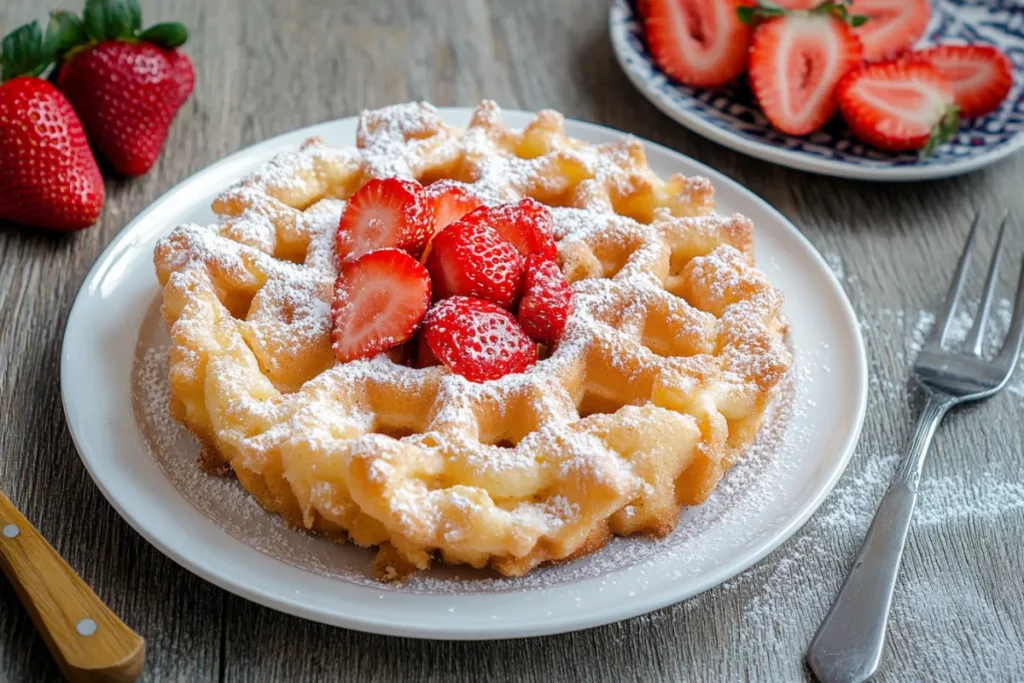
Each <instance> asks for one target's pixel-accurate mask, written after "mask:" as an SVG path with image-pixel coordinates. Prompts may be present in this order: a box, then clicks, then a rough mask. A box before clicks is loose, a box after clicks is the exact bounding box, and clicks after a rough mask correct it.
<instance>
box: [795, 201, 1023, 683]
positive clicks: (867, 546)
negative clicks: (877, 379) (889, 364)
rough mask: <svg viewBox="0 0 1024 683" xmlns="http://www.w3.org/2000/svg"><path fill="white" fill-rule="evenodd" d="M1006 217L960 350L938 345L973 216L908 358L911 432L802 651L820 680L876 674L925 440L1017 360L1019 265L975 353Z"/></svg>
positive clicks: (965, 262)
mask: <svg viewBox="0 0 1024 683" xmlns="http://www.w3.org/2000/svg"><path fill="white" fill-rule="evenodd" d="M1006 220H1007V217H1006V215H1005V214H1004V216H1003V220H1002V223H1001V225H1000V226H999V237H998V238H997V240H996V248H995V253H994V255H993V256H992V261H991V264H990V265H989V269H988V275H987V277H986V279H985V289H984V294H983V295H982V300H981V303H980V304H979V305H978V313H977V314H976V316H975V320H974V324H973V326H972V327H971V330H970V332H968V334H967V339H966V340H965V341H964V347H963V350H951V349H947V348H945V347H944V346H943V342H944V341H946V338H947V336H948V333H949V328H950V323H951V321H952V318H953V312H954V310H955V309H956V307H957V301H958V300H959V298H960V293H961V291H962V290H963V285H964V281H965V280H966V279H967V271H968V266H969V262H970V259H971V253H972V251H973V247H974V237H975V234H976V233H977V232H978V223H979V219H978V218H977V217H976V218H975V219H974V224H973V225H972V226H971V231H970V234H969V235H968V236H967V243H966V244H965V245H964V250H963V253H962V254H961V255H960V262H959V263H958V264H957V267H956V274H955V275H954V276H953V282H952V283H951V284H950V287H949V293H948V294H947V295H946V301H945V304H944V305H943V307H942V311H941V313H940V314H939V315H938V316H937V317H936V319H935V326H934V328H933V329H932V331H931V334H930V336H929V337H928V339H927V340H926V341H925V343H924V345H923V346H922V348H921V351H920V353H919V354H918V356H917V360H916V361H914V368H913V375H914V378H915V379H916V380H917V382H918V384H920V385H921V387H922V389H923V390H924V394H925V404H924V410H923V411H922V412H921V416H920V418H919V420H918V424H917V432H916V433H915V434H914V438H913V440H912V441H911V442H910V446H909V447H908V448H907V453H906V455H904V456H903V460H901V461H900V464H899V466H898V467H897V468H896V473H895V474H894V475H893V479H892V482H891V483H890V484H889V489H888V490H887V491H886V492H885V496H884V497H883V498H882V502H881V504H879V506H878V510H877V511H876V512H875V518H874V520H873V521H872V522H871V528H870V529H868V534H867V537H866V538H865V539H864V545H863V546H861V549H860V553H859V554H858V555H857V560H856V561H855V562H854V564H853V568H852V569H851V570H850V573H849V575H847V577H846V581H845V582H843V587H842V588H841V589H840V590H839V595H838V596H837V597H836V600H835V602H834V603H833V604H832V609H830V610H829V612H828V614H827V615H826V616H825V620H824V621H823V622H822V624H821V626H820V627H819V628H818V632H817V633H816V634H815V636H814V640H812V641H811V645H810V647H809V648H808V650H807V663H808V664H809V665H810V667H811V670H812V671H813V672H814V674H815V675H816V676H817V677H818V678H819V679H820V680H822V681H823V682H824V683H852V682H854V681H865V680H867V679H869V678H871V676H873V675H874V674H875V672H876V671H877V670H878V664H879V661H880V660H881V658H882V646H883V644H884V643H885V628H886V622H887V621H888V619H889V606H890V604H891V603H892V593H893V588H894V587H895V585H896V576H897V574H898V573H899V569H900V560H901V558H902V557H903V547H904V545H905V544H906V541H907V532H908V531H909V529H910V520H911V517H912V516H913V514H914V504H915V503H916V502H917V484H918V481H919V480H920V478H921V465H922V464H923V463H924V458H925V455H926V454H927V453H928V446H929V444H930V443H931V440H932V436H933V435H934V434H935V430H936V428H937V427H938V426H939V422H940V421H941V420H942V418H943V416H945V414H946V413H947V412H948V411H949V409H950V408H952V407H953V406H955V405H958V404H960V403H966V402H967V401H974V400H977V399H982V398H988V397H989V396H992V395H993V394H995V393H996V392H998V391H999V390H1000V389H1002V388H1003V387H1004V386H1006V383H1007V381H1008V380H1009V379H1010V375H1012V374H1013V369H1014V366H1015V365H1016V363H1017V359H1018V358H1019V357H1020V353H1021V344H1022V342H1024V266H1022V267H1021V273H1020V280H1019V282H1018V285H1017V293H1016V294H1015V297H1014V298H1015V301H1014V308H1013V317H1012V319H1011V322H1010V328H1009V331H1008V333H1007V335H1006V339H1005V340H1004V341H1003V344H1002V348H1001V349H1000V350H999V352H998V353H997V354H996V355H995V357H993V358H991V359H986V358H985V357H984V355H983V354H982V348H983V345H984V344H983V342H984V340H985V334H984V333H985V326H986V323H987V321H988V317H989V313H990V312H991V307H992V299H993V296H994V294H995V290H996V285H997V283H998V279H999V277H998V273H999V261H1000V257H1001V255H1002V251H1003V237H1004V235H1005V233H1006Z"/></svg>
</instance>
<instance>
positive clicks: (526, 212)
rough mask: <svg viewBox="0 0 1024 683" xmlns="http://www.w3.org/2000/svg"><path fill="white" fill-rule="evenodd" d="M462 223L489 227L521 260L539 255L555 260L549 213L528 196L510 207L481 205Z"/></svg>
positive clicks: (509, 205) (556, 252) (544, 207)
mask: <svg viewBox="0 0 1024 683" xmlns="http://www.w3.org/2000/svg"><path fill="white" fill-rule="evenodd" d="M462 220H463V221H464V222H466V223H472V224H474V225H486V226H489V227H491V228H493V229H494V230H496V231H497V233H498V234H499V235H501V236H502V237H503V238H504V239H505V241H507V242H510V243H511V244H512V246H514V247H515V248H516V249H518V250H519V253H520V254H522V255H523V256H524V257H526V256H529V255H530V254H540V255H541V256H543V257H544V258H547V259H552V260H554V259H556V258H558V249H557V248H556V247H555V239H554V238H553V237H552V236H551V226H552V223H551V211H549V210H548V207H546V206H544V205H543V204H541V203H540V202H538V201H537V200H536V199H532V198H531V197H526V198H525V199H520V200H519V201H518V202H516V203H514V204H500V205H498V206H481V207H480V208H479V209H476V210H475V211H471V212H470V213H468V214H466V215H465V216H463V218H462Z"/></svg>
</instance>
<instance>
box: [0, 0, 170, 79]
mask: <svg viewBox="0 0 1024 683" xmlns="http://www.w3.org/2000/svg"><path fill="white" fill-rule="evenodd" d="M105 40H124V41H127V42H138V41H144V42H148V43H154V44H156V45H159V46H160V47H163V48H166V49H168V50H171V49H174V48H176V47H179V46H181V45H184V44H185V41H186V40H188V30H187V29H186V28H185V26H184V25H182V24H179V23H175V22H171V23H163V24H156V25H155V26H151V27H150V28H148V29H146V30H145V31H143V30H142V10H141V9H140V7H139V3H138V0H86V3H85V9H84V10H83V12H82V16H81V18H79V17H78V15H76V14H75V13H73V12H68V11H65V10H56V11H54V12H52V13H51V14H50V20H49V23H48V24H47V26H46V32H45V34H44V33H43V31H42V29H40V27H39V23H38V22H35V21H33V22H32V23H29V24H25V25H24V26H19V27H18V28H16V29H15V30H14V31H12V32H11V33H10V34H8V35H7V37H5V38H4V40H3V50H2V52H0V80H4V81H7V80H10V79H12V78H14V77H15V76H23V75H29V76H40V75H42V74H43V73H44V72H45V71H46V70H47V68H49V66H50V65H51V64H53V63H54V62H57V61H63V60H65V59H67V58H68V57H69V56H70V55H73V54H76V53H78V52H80V51H82V50H85V49H87V48H89V47H92V46H93V45H96V44H98V43H102V42H103V41H105Z"/></svg>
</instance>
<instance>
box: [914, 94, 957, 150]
mask: <svg viewBox="0 0 1024 683" xmlns="http://www.w3.org/2000/svg"><path fill="white" fill-rule="evenodd" d="M959 128H960V107H958V106H956V105H955V104H950V105H947V106H946V109H945V111H943V113H942V118H940V119H939V122H938V123H936V124H935V127H934V128H932V134H931V137H929V138H928V144H927V145H925V146H924V149H922V150H921V156H922V157H926V156H930V155H931V154H932V152H934V151H935V149H936V148H937V147H938V146H939V145H943V144H945V143H947V142H949V141H950V140H952V139H953V138H954V137H955V136H956V132H957V130H958V129H959Z"/></svg>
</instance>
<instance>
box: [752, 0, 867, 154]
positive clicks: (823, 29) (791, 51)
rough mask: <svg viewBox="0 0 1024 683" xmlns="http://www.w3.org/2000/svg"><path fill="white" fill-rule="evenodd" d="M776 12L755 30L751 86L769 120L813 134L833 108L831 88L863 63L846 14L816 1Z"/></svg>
mask: <svg viewBox="0 0 1024 683" xmlns="http://www.w3.org/2000/svg"><path fill="white" fill-rule="evenodd" d="M840 7H841V6H840ZM779 11H780V10H777V9H776V11H775V12H774V13H773V14H772V15H770V16H774V18H771V19H768V20H767V21H765V22H764V23H762V24H760V25H758V27H757V29H756V30H755V31H754V39H753V41H752V42H751V44H750V85H751V88H753V90H754V94H755V95H756V96H757V100H758V102H759V103H760V105H761V109H762V110H763V111H764V115H765V116H767V117H768V120H769V121H770V122H771V124H772V125H773V126H774V127H775V128H777V129H778V130H780V131H782V132H783V133H788V134H789V135H807V134H808V133H812V132H814V131H816V130H818V129H819V128H821V127H822V126H823V125H825V122H826V121H828V120H829V118H831V117H832V115H833V114H834V113H835V110H836V103H835V99H834V98H833V96H832V91H833V90H834V89H835V85H836V83H838V82H839V79H840V78H842V77H843V74H845V73H846V72H847V71H849V70H850V69H852V68H854V67H855V66H857V65H859V64H860V63H861V61H862V53H863V50H862V48H861V44H860V40H858V38H857V36H855V35H854V34H853V30H852V28H851V26H850V24H849V22H850V21H851V20H852V18H851V17H849V16H848V15H847V14H846V13H845V12H843V11H836V10H835V9H833V8H831V7H826V6H825V5H820V6H819V7H818V8H816V9H814V10H810V11H807V12H804V11H799V12H789V11H784V10H781V12H782V14H781V16H780V15H778V12H779Z"/></svg>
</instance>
